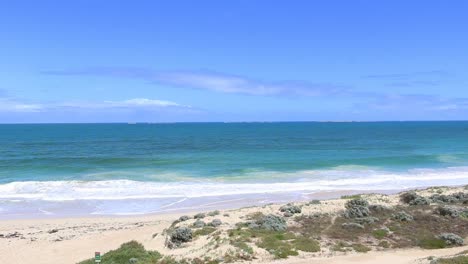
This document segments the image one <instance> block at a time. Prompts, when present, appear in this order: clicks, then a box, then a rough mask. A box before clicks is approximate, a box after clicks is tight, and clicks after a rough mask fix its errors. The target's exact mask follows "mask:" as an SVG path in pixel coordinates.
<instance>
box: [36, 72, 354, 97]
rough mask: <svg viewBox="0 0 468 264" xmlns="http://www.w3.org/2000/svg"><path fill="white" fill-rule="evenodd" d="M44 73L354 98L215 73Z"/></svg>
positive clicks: (343, 89)
mask: <svg viewBox="0 0 468 264" xmlns="http://www.w3.org/2000/svg"><path fill="white" fill-rule="evenodd" d="M43 73H45V74H53V75H97V76H110V77H121V78H133V79H142V80H145V81H148V82H152V83H159V84H163V85H169V86H175V87H186V88H193V89H203V90H210V91H215V92H222V93H231V94H247V95H258V96H324V95H338V94H342V95H350V94H352V91H351V89H350V88H349V87H347V86H345V85H339V84H333V83H311V82H304V81H277V82H269V81H262V80H255V79H251V78H248V77H244V76H238V75H231V74H223V73H218V72H211V71H152V70H150V69H145V68H116V67H101V68H88V69H81V70H60V71H44V72H43Z"/></svg>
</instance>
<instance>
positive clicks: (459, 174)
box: [0, 167, 468, 201]
mask: <svg viewBox="0 0 468 264" xmlns="http://www.w3.org/2000/svg"><path fill="white" fill-rule="evenodd" d="M259 174H263V175H265V174H267V175H269V176H273V177H271V179H275V180H276V179H282V180H283V181H281V182H279V181H276V182H272V181H269V182H262V183H259V182H257V183H255V182H252V181H249V182H233V181H226V180H224V181H220V180H209V179H203V181H197V182H195V181H192V182H187V181H184V182H165V183H164V182H141V181H132V180H101V181H43V182H40V181H25V182H11V183H7V184H2V185H0V199H2V200H8V201H13V200H16V201H17V200H44V201H71V200H123V199H145V198H178V197H182V198H195V197H210V196H222V195H239V194H263V193H277V192H294V191H305V192H315V191H324V190H389V189H404V188H417V187H423V186H430V185H459V184H467V183H468V167H452V168H444V169H413V170H408V171H405V172H401V173H396V172H389V171H380V170H372V169H364V168H358V169H354V170H353V169H351V170H349V169H346V170H345V169H343V168H341V169H334V170H317V171H300V172H295V173H286V174H285V173H282V172H253V173H252V175H250V176H251V177H252V179H257V178H263V179H264V178H265V177H259V176H261V175H259ZM284 179H294V180H293V181H290V182H285V181H284Z"/></svg>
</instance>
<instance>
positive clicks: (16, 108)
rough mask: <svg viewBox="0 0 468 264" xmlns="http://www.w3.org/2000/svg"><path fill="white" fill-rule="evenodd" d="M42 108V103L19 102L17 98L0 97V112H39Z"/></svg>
mask: <svg viewBox="0 0 468 264" xmlns="http://www.w3.org/2000/svg"><path fill="white" fill-rule="evenodd" d="M43 110H44V105H42V104H32V103H25V102H19V101H17V100H13V99H8V98H0V112H23V113H28V112H29V113H31V112H41V111H43Z"/></svg>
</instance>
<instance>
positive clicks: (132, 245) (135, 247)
mask: <svg viewBox="0 0 468 264" xmlns="http://www.w3.org/2000/svg"><path fill="white" fill-rule="evenodd" d="M132 258H133V259H138V261H139V262H140V263H145V264H146V263H148V264H149V263H157V261H158V260H160V259H161V258H162V256H161V254H160V253H159V252H157V251H147V250H145V248H144V247H143V245H142V244H140V243H138V242H136V241H130V242H127V243H124V244H122V245H121V246H120V247H119V248H118V249H116V250H111V251H109V252H107V253H106V254H104V255H102V257H101V259H102V262H101V264H113V263H125V264H126V263H129V261H130V259H132ZM79 264H94V259H89V260H85V261H83V262H80V263H79Z"/></svg>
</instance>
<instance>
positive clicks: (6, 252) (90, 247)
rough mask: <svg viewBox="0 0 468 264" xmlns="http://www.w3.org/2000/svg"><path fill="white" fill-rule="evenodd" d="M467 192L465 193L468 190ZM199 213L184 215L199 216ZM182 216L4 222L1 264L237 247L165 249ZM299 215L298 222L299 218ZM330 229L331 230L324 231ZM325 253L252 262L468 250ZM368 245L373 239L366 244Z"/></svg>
mask: <svg viewBox="0 0 468 264" xmlns="http://www.w3.org/2000/svg"><path fill="white" fill-rule="evenodd" d="M434 190H435V189H431V188H430V189H426V190H422V191H419V192H418V194H419V195H422V196H426V197H428V196H430V195H433V194H434V193H435V191H434ZM463 191H465V189H464V188H463V187H458V188H438V189H437V192H438V193H441V192H443V193H444V194H450V193H456V192H463ZM465 192H466V191H465ZM362 198H364V199H365V200H367V201H369V203H370V204H374V205H383V206H387V207H392V206H398V205H399V204H401V202H400V201H399V196H398V195H397V194H394V195H385V194H365V195H362ZM348 201H349V199H343V198H341V199H340V198H338V199H329V200H322V201H321V202H320V204H315V203H314V204H312V203H306V202H300V203H295V205H297V206H301V207H302V212H301V213H300V214H299V215H298V216H312V215H318V214H321V215H330V216H332V219H335V218H336V217H337V216H339V215H340V214H341V213H342V212H343V209H344V208H345V204H346V202H348ZM280 208H281V205H280V204H269V205H263V206H253V207H244V208H239V209H226V210H221V211H219V212H216V214H213V215H212V216H210V214H208V215H206V217H205V218H203V221H204V222H206V223H209V222H211V221H212V220H214V219H219V220H221V222H222V224H221V225H220V226H219V227H217V228H218V232H219V233H222V232H228V231H229V230H232V229H235V228H236V224H237V223H241V222H243V221H246V220H247V219H248V218H249V216H251V215H254V214H258V213H259V212H261V213H262V214H263V215H268V214H273V215H281V213H280ZM195 213H197V212H191V213H190V214H189V213H184V215H194V214H195ZM180 216H181V213H177V214H158V215H145V216H131V217H92V218H90V217H88V218H58V219H55V218H44V219H23V220H3V221H0V256H1V259H2V261H1V262H2V263H18V264H21V263H36V264H42V263H44V264H46V263H47V264H48V263H77V262H80V261H83V260H85V259H89V258H92V257H93V256H94V252H96V251H99V252H102V253H105V252H108V251H110V250H113V249H116V248H118V247H119V246H120V245H121V244H122V243H125V242H128V241H131V240H135V241H138V242H140V243H141V244H142V245H143V246H144V247H145V248H146V249H147V250H157V251H158V252H160V253H161V254H163V255H164V256H173V257H174V258H176V259H178V258H179V259H181V258H184V259H185V258H189V259H190V258H197V257H201V256H210V257H212V258H216V257H219V256H223V255H225V254H226V252H228V251H229V250H230V249H231V248H232V247H231V246H230V245H229V243H227V244H222V243H221V244H220V245H218V246H217V247H210V240H211V239H212V237H210V236H200V237H197V238H196V239H193V240H192V241H190V242H188V243H185V244H183V245H182V246H180V247H177V248H174V249H170V248H168V247H167V246H166V240H167V235H166V233H167V230H168V228H170V227H171V225H173V222H174V221H176V220H177V219H178V218H179V217H180ZM298 216H296V217H298ZM194 221H195V220H194V219H190V220H187V221H186V222H182V223H178V222H176V224H177V225H179V226H191V225H192V224H193V222H194ZM294 221H295V220H293V218H292V217H290V218H287V224H288V226H294V225H295V223H294ZM325 228H329V227H325ZM320 239H321V240H320V246H321V249H320V251H318V252H302V251H300V252H299V254H298V255H297V256H289V257H288V258H287V259H281V260H280V259H275V257H273V256H272V255H271V254H269V252H267V251H265V250H263V249H262V248H258V247H255V246H254V245H252V246H253V247H254V248H255V256H254V257H253V258H252V259H249V260H239V261H244V262H245V261H247V262H249V263H272V262H274V263H377V262H378V263H426V262H427V263H429V262H428V261H427V257H429V256H435V257H441V256H448V255H453V254H457V253H459V252H462V251H464V250H467V249H468V246H461V247H450V248H443V249H432V250H427V249H420V248H413V247H410V248H382V247H377V246H375V243H373V242H372V241H364V242H363V243H368V244H369V248H371V249H372V250H370V251H369V252H367V253H357V252H355V251H354V250H346V251H344V252H342V251H333V250H331V249H330V246H327V245H329V244H330V243H331V242H330V241H331V240H330V239H329V238H325V237H321V238H320ZM367 240H369V239H367Z"/></svg>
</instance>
